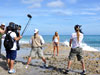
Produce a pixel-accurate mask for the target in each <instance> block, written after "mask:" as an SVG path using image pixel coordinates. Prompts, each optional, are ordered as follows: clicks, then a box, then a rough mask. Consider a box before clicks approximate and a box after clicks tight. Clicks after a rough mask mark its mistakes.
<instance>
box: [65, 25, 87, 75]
mask: <svg viewBox="0 0 100 75" xmlns="http://www.w3.org/2000/svg"><path fill="white" fill-rule="evenodd" d="M80 27H81V26H80V25H75V27H74V29H75V33H72V36H71V39H70V42H69V46H70V47H71V51H70V54H69V61H68V67H67V70H66V73H68V72H69V69H70V66H71V63H72V62H71V60H72V59H74V56H76V57H77V59H78V61H81V64H82V69H83V72H82V73H83V74H85V73H86V70H85V64H84V60H83V51H82V47H81V44H82V40H83V34H82V31H81V29H80ZM71 45H72V46H71Z"/></svg>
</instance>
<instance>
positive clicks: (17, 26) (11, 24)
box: [9, 22, 21, 31]
mask: <svg viewBox="0 0 100 75" xmlns="http://www.w3.org/2000/svg"><path fill="white" fill-rule="evenodd" d="M9 26H10V27H11V29H12V30H13V31H17V30H21V25H18V24H15V23H13V22H10V23H9Z"/></svg>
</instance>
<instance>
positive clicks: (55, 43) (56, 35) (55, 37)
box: [52, 32, 59, 56]
mask: <svg viewBox="0 0 100 75" xmlns="http://www.w3.org/2000/svg"><path fill="white" fill-rule="evenodd" d="M52 41H53V45H54V50H53V56H55V49H56V48H57V56H58V55H59V35H58V32H55V35H54V36H53V39H52Z"/></svg>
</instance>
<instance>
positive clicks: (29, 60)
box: [27, 57, 31, 65]
mask: <svg viewBox="0 0 100 75" xmlns="http://www.w3.org/2000/svg"><path fill="white" fill-rule="evenodd" d="M30 62H31V57H29V58H28V61H27V65H28V64H29V63H30Z"/></svg>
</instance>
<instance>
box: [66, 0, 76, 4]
mask: <svg viewBox="0 0 100 75" xmlns="http://www.w3.org/2000/svg"><path fill="white" fill-rule="evenodd" d="M67 1H68V2H69V3H71V4H76V3H77V0H67Z"/></svg>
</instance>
